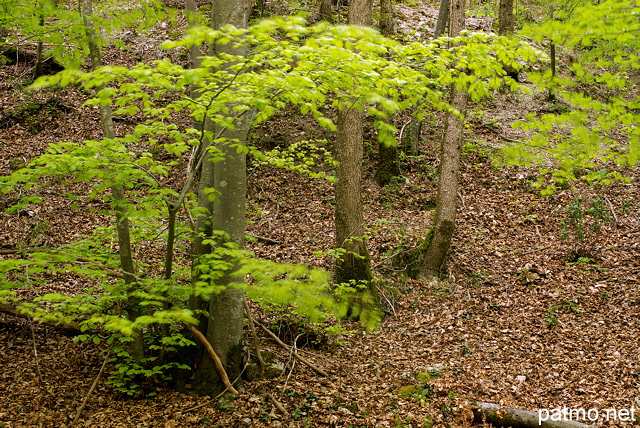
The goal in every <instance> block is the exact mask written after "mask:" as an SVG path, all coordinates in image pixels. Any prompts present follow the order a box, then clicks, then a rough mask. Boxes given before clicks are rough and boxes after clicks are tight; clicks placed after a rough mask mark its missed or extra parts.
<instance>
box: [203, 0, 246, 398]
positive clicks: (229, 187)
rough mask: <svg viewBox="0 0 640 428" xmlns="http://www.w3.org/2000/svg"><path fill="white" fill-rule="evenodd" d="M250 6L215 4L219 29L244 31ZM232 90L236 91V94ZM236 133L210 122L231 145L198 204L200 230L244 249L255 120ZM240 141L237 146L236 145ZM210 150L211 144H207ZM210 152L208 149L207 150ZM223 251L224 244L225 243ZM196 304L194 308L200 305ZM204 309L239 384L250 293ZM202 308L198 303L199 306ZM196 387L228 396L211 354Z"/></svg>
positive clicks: (220, 297)
mask: <svg viewBox="0 0 640 428" xmlns="http://www.w3.org/2000/svg"><path fill="white" fill-rule="evenodd" d="M249 12H250V4H249V2H248V1H245V0H216V1H213V3H212V27H213V28H214V29H219V28H221V27H222V26H223V25H225V24H232V25H235V26H236V27H239V28H242V27H246V26H247V21H248V16H249ZM211 50H212V52H211V54H212V55H215V54H216V53H222V52H224V53H228V54H232V55H238V56H243V55H245V54H246V47H245V46H243V45H240V46H238V45H236V44H234V43H230V44H225V45H213V46H212V47H211ZM230 90H232V89H230ZM234 126H235V129H233V130H230V129H225V130H213V129H212V128H213V127H212V124H211V122H209V121H205V128H208V129H207V130H211V131H215V134H218V133H219V132H220V131H222V133H221V136H222V137H224V138H226V139H227V141H229V143H220V144H219V147H218V149H219V150H220V151H221V152H222V154H223V155H224V159H223V160H221V161H219V162H217V163H216V164H215V165H214V164H213V163H212V162H210V161H205V162H203V164H202V170H201V173H200V182H199V191H198V203H199V206H200V207H204V208H206V210H207V212H209V213H210V217H209V216H207V217H202V218H200V219H199V221H198V225H197V227H198V230H199V231H200V232H204V234H205V236H210V235H211V232H212V231H221V232H224V233H225V235H226V236H227V238H228V241H230V242H234V243H235V244H237V245H238V246H239V247H242V246H243V244H244V228H245V206H246V202H245V199H246V187H247V186H246V155H245V154H244V153H237V151H236V149H235V147H232V144H236V141H237V142H239V143H241V144H245V143H246V142H247V138H248V135H249V119H248V118H247V117H246V116H243V117H241V118H240V119H237V120H236V121H235V122H234ZM233 140H236V141H233ZM204 143H205V145H206V144H210V143H207V142H204ZM203 149H205V150H206V147H203ZM208 188H214V189H215V192H216V193H215V198H214V200H213V202H211V201H209V197H208V195H206V194H205V191H204V189H208ZM219 244H220V245H221V244H223V242H220V243H219ZM196 251H197V254H196V259H197V256H198V255H199V254H206V253H207V252H209V251H211V248H209V247H208V246H206V245H203V244H202V241H201V240H200V241H199V242H198V243H197V244H196ZM242 281H243V278H241V277H238V276H237V275H234V272H233V270H232V271H231V272H227V274H226V275H225V277H223V278H221V279H220V280H218V281H217V282H216V284H217V285H228V284H230V283H240V282H242ZM194 300H197V299H192V303H194ZM202 303H204V307H205V308H206V309H207V310H208V312H209V318H208V319H207V320H206V321H205V323H206V325H204V324H205V323H202V324H201V325H200V326H199V330H200V331H201V332H202V333H203V334H204V335H205V337H206V338H207V341H208V342H209V343H210V344H211V345H212V346H213V348H214V350H215V353H216V354H217V355H218V356H219V357H220V360H221V361H222V365H223V366H224V368H225V370H226V372H227V374H228V375H229V378H230V379H231V381H232V382H233V381H235V380H236V379H237V378H238V376H239V375H240V373H241V371H242V328H243V325H244V293H243V292H241V291H239V290H238V289H236V288H233V287H228V288H227V289H226V290H224V291H222V292H220V293H219V294H214V295H213V296H212V297H211V298H210V300H209V301H208V302H200V304H202ZM196 304H198V303H196ZM195 366H196V371H195V379H194V387H195V388H196V390H197V391H198V392H199V393H201V394H209V395H215V394H217V393H219V392H222V391H224V390H225V386H224V384H223V382H222V380H221V379H220V377H219V375H218V372H217V371H216V369H215V363H214V361H213V360H212V359H211V358H210V357H209V356H208V354H204V353H200V354H199V361H196V364H195Z"/></svg>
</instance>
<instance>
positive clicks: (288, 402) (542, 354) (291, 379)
mask: <svg viewBox="0 0 640 428" xmlns="http://www.w3.org/2000/svg"><path fill="white" fill-rule="evenodd" d="M398 9H399V13H401V14H403V15H406V16H405V17H404V18H406V19H404V21H405V23H404V24H403V25H402V26H401V30H402V29H403V28H404V27H406V28H409V27H411V28H413V29H416V28H421V29H422V30H421V31H427V30H428V29H429V28H431V27H432V26H433V21H434V20H435V7H434V6H433V5H417V6H415V7H413V8H411V10H412V12H408V10H409V9H410V8H408V7H407V6H404V5H398ZM408 15H411V16H410V17H408ZM473 19H474V18H471V21H470V22H476V24H473V25H476V26H477V27H478V28H480V29H481V28H482V26H483V25H484V24H483V22H484V21H483V20H482V19H476V21H473ZM406 28H405V29H406ZM425 29H426V30H425ZM414 35H415V34H414ZM418 36H419V34H418ZM153 37H154V34H151V36H148V38H147V39H145V40H146V41H145V43H144V44H142V43H141V44H137V45H136V47H135V48H133V49H131V50H129V51H128V53H127V54H126V57H124V55H125V54H124V53H122V52H120V51H117V50H115V49H114V50H113V51H109V52H107V62H108V63H109V62H110V63H125V64H126V63H128V61H129V62H130V61H137V60H140V59H147V58H149V57H150V56H153V55H160V53H159V52H158V51H157V50H156V49H154V48H153V46H154V40H153ZM155 37H156V41H158V40H162V39H163V37H164V34H163V33H162V32H161V31H159V32H158V33H157V34H155ZM30 72H31V69H30V68H29V67H28V66H24V65H7V66H2V67H0V174H2V175H5V174H9V173H10V172H11V171H12V170H15V169H18V168H20V167H22V166H24V165H26V163H27V162H28V161H29V160H30V159H32V158H33V157H34V156H37V155H38V154H40V153H43V151H44V150H45V149H46V147H47V144H49V143H51V142H57V141H82V140H86V139H90V138H98V137H99V135H100V127H99V120H98V116H97V112H96V110H95V109H93V108H91V107H83V106H82V101H83V99H82V96H81V94H80V93H78V92H77V91H74V90H72V89H66V90H61V91H57V92H47V93H46V94H34V93H31V92H28V91H25V90H24V89H23V88H22V87H21V86H20V85H21V84H22V83H23V82H24V81H26V79H27V78H28V77H29V73H30ZM548 107H549V106H548V105H546V102H545V101H544V97H543V96H542V95H540V96H525V95H506V94H497V95H496V96H495V97H494V98H493V99H491V100H489V101H485V102H483V104H482V105H475V106H473V107H472V112H473V113H472V114H470V116H469V118H468V119H469V126H468V127H467V128H466V132H465V137H464V138H465V141H464V143H465V146H464V154H463V166H462V175H461V180H462V186H461V189H460V201H461V203H460V207H459V212H458V224H457V229H456V235H455V240H454V243H453V248H452V250H451V255H450V260H449V262H448V264H447V266H446V269H447V273H448V278H447V279H446V280H445V281H442V282H439V283H437V284H427V283H424V282H420V281H416V280H410V279H407V278H406V276H405V275H404V272H403V271H404V268H405V266H402V265H401V264H398V263H394V260H397V259H396V258H394V257H392V256H393V255H395V254H398V253H401V252H402V251H404V250H407V249H410V248H412V247H413V246H415V244H416V242H417V240H418V239H420V238H422V237H424V235H425V232H426V230H427V229H428V228H429V226H430V224H431V218H432V210H433V202H434V200H435V182H434V175H435V170H436V168H437V152H436V149H435V147H436V146H437V141H438V138H439V136H440V135H441V132H442V118H441V117H440V116H439V115H434V116H433V117H432V118H429V119H428V120H427V121H426V122H425V124H426V126H425V128H424V129H423V134H422V143H421V144H422V147H421V153H422V154H421V156H418V157H415V158H409V159H405V160H404V161H403V164H402V173H403V178H402V179H401V180H398V181H397V182H395V183H394V184H391V185H389V186H387V187H385V188H380V187H378V186H377V185H376V184H375V182H374V180H373V168H372V167H370V166H369V165H373V164H374V162H373V160H374V158H375V149H374V147H375V145H374V144H373V141H375V138H369V142H368V143H367V144H368V146H367V157H368V159H367V161H366V166H365V183H364V187H363V196H364V202H365V207H366V208H365V216H366V221H367V224H368V227H369V231H368V233H369V235H370V236H371V239H370V241H369V250H370V252H371V255H372V261H373V266H374V270H375V272H376V277H377V280H378V282H379V284H380V290H381V292H382V296H383V301H384V304H385V307H386V310H387V314H386V316H385V317H384V319H383V320H382V322H381V324H380V326H379V328H378V329H376V330H374V331H371V332H366V331H365V330H364V329H363V328H362V326H360V325H359V324H349V323H344V327H345V328H347V329H348V330H352V331H353V333H352V334H351V335H345V336H343V337H340V338H329V339H330V340H328V341H327V342H326V343H323V344H322V345H321V346H315V347H312V346H309V347H306V348H305V347H302V346H303V345H302V344H301V345H300V346H301V349H302V350H301V352H303V353H304V355H305V357H307V358H308V359H310V360H311V361H313V362H314V363H315V364H316V365H317V366H320V367H322V368H323V369H324V370H325V371H326V372H327V373H328V376H327V377H322V376H320V375H318V374H316V373H314V372H313V371H311V370H310V369H309V368H308V367H306V366H304V365H302V364H300V363H299V362H296V361H295V360H292V359H290V358H289V356H288V355H287V353H286V352H285V351H283V350H281V349H279V348H278V347H277V345H275V343H273V342H272V341H271V339H270V338H268V337H266V336H264V337H262V338H261V339H262V342H263V345H264V346H265V348H267V349H269V350H270V351H272V352H274V353H276V354H278V355H279V356H280V358H281V359H282V360H283V361H286V362H287V369H286V371H285V372H284V373H283V374H282V376H280V377H277V378H275V379H271V380H264V381H255V382H246V383H245V384H244V388H245V390H244V391H243V392H242V393H241V394H240V395H239V396H238V397H237V398H235V399H234V400H221V399H218V398H217V397H198V396H196V395H192V394H187V393H178V392H173V391H171V390H169V389H168V388H166V387H165V386H164V385H162V384H158V385H157V386H156V387H155V392H157V395H155V396H153V397H149V398H143V399H127V398H125V397H123V396H121V395H120V394H118V393H117V392H116V391H114V389H113V388H111V387H110V386H109V385H108V384H106V383H105V382H104V379H103V380H102V381H100V382H99V383H98V385H97V388H96V389H95V391H94V392H93V393H92V394H91V396H90V397H89V400H88V403H87V406H86V408H85V409H84V412H83V414H82V417H81V418H80V423H79V426H86V427H200V426H217V427H234V426H238V427H240V426H245V427H260V426H265V427H277V426H283V427H303V426H309V427H313V426H339V427H374V426H390V427H403V426H404V427H409V426H411V427H421V426H424V427H426V426H433V427H463V426H471V425H472V415H471V412H470V408H471V406H472V404H473V402H474V400H480V401H487V402H493V403H499V404H504V405H510V406H514V407H518V408H522V409H527V410H534V411H535V410H537V409H557V408H570V409H587V410H588V409H599V410H600V411H603V410H604V409H618V410H620V409H631V408H632V407H633V406H638V407H640V404H639V403H640V401H639V400H640V390H639V385H640V384H639V382H640V355H639V354H640V340H639V339H638V336H639V334H638V333H639V332H640V290H639V281H640V276H639V274H638V272H640V191H639V189H638V180H639V178H640V171H638V169H635V170H627V171H624V173H625V174H626V175H627V176H629V177H630V178H631V179H632V181H631V182H630V183H615V184H612V185H610V186H607V187H591V186H588V185H586V184H584V183H575V184H573V185H571V186H570V187H568V188H565V189H560V190H559V191H557V192H556V193H555V194H554V195H553V196H551V197H542V196H540V195H539V194H537V193H536V192H535V191H533V190H532V189H531V186H530V184H531V183H532V181H535V179H536V178H537V176H536V172H535V170H532V169H526V168H515V167H504V168H499V167H496V166H494V164H493V163H492V154H493V153H494V149H495V147H498V146H499V145H501V144H502V143H503V139H504V137H507V138H519V137H521V136H519V135H518V134H516V133H515V132H516V131H514V130H513V129H512V128H511V127H510V123H511V121H513V120H514V119H517V118H519V117H522V116H524V115H525V114H526V113H530V112H540V111H544V110H545V109H547V108H548ZM480 112H481V113H480ZM408 119H409V118H404V119H402V118H399V120H400V121H403V120H404V121H406V120H408ZM118 126H119V127H121V129H120V131H122V130H124V129H125V128H126V126H128V125H127V124H126V123H121V124H119V125H118ZM319 136H324V137H329V138H331V135H330V134H329V133H326V132H325V131H323V130H320V129H317V128H314V127H312V126H310V125H309V123H307V122H305V121H304V120H303V119H300V118H298V117H296V116H293V115H292V114H290V113H283V114H280V115H278V116H277V117H275V118H273V119H272V120H271V121H270V122H269V125H268V127H263V128H262V129H261V130H259V132H258V139H257V142H256V143H257V144H258V146H260V147H264V148H272V147H273V146H274V145H279V146H286V145H287V144H288V143H291V142H293V141H296V140H297V139H298V140H299V139H305V138H310V137H319ZM369 137H371V136H369ZM249 179H250V184H249V201H248V202H249V203H248V206H249V215H250V219H251V224H250V225H249V226H248V232H250V233H252V234H255V235H260V236H264V237H268V238H270V239H272V240H274V241H277V243H267V242H264V241H260V240H258V241H256V242H251V243H250V244H249V248H250V249H251V250H253V251H254V252H255V253H256V254H257V256H258V257H262V258H268V259H271V260H275V261H283V262H292V263H307V264H309V265H314V266H320V267H324V268H327V269H329V268H330V266H331V259H330V258H329V257H328V256H325V257H318V256H316V255H315V254H316V253H317V252H322V251H327V250H329V249H331V248H332V246H333V245H334V235H333V230H334V226H333V220H332V219H333V205H332V200H333V188H332V185H331V184H329V183H327V182H325V181H322V180H320V179H311V178H306V177H301V176H299V175H296V174H294V173H292V172H287V171H282V170H278V169H275V168H272V167H266V166H255V165H254V166H253V167H252V170H251V173H250V176H249ZM7 203H8V201H3V200H1V199H0V208H2V209H4V208H6V204H7ZM86 208H87V206H82V205H80V207H79V208H72V207H71V206H70V204H69V202H68V200H67V199H66V198H65V197H64V195H63V194H62V192H61V191H60V189H57V188H56V187H55V186H54V187H52V189H51V190H50V192H49V195H48V199H47V200H46V202H44V203H42V204H40V205H34V206H33V207H32V208H31V209H30V210H29V211H23V212H15V213H13V214H1V215H0V247H2V249H12V248H18V247H22V246H39V245H46V246H50V245H51V246H54V245H58V244H61V243H65V242H68V241H69V240H71V239H73V237H74V236H77V235H79V234H82V233H85V232H88V231H89V230H91V229H92V228H93V227H95V226H97V225H104V224H106V222H108V220H109V219H107V218H103V217H101V216H99V215H97V214H95V213H92V212H90V211H89V210H88V209H86ZM580 212H582V213H583V215H584V216H583V217H581V216H580ZM579 228H582V229H583V230H584V237H583V238H582V239H579V237H578V235H577V232H578V229H579ZM0 254H1V253H0ZM0 257H11V256H9V255H0ZM78 281H79V280H78V279H77V278H73V277H60V276H58V277H55V278H52V280H51V285H50V288H49V289H47V290H32V291H31V292H32V293H33V295H42V294H44V293H46V292H51V291H63V292H66V293H69V292H70V291H72V290H73V289H74V287H82V286H83V284H79V283H78ZM256 318H257V319H258V320H260V321H261V322H263V323H264V324H266V325H271V326H273V325H274V323H276V321H274V320H273V319H272V318H273V315H271V314H265V313H262V312H259V311H258V312H256ZM296 333H297V332H296V331H292V332H290V333H289V334H290V335H295V334H296ZM338 339H339V340H338ZM0 345H1V346H0V427H64V426H68V425H69V423H70V422H71V421H72V420H73V418H74V417H75V414H76V411H77V409H78V408H79V406H80V404H81V403H82V400H83V399H84V398H85V396H86V395H87V393H88V391H89V389H90V387H91V385H92V383H93V381H94V379H95V378H96V376H97V374H98V372H99V371H100V368H101V366H102V363H103V360H104V355H103V354H101V349H97V348H96V347H95V346H94V345H93V344H89V343H76V342H74V341H73V338H72V337H67V336H64V335H61V334H60V332H59V331H58V330H56V329H53V328H51V327H47V326H43V325H39V324H35V325H31V324H30V323H28V322H27V321H24V320H21V319H15V318H12V317H10V316H6V315H0ZM108 368H109V366H107V369H108ZM275 402H278V403H279V404H280V405H281V406H282V407H283V409H284V412H282V411H281V410H279V409H278V406H276V405H275ZM480 425H482V424H480ZM605 425H611V426H632V424H631V423H629V424H623V423H620V422H611V421H610V422H609V423H605Z"/></svg>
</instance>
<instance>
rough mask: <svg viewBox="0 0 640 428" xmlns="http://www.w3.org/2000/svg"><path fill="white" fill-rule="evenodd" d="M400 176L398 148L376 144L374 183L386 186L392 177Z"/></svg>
mask: <svg viewBox="0 0 640 428" xmlns="http://www.w3.org/2000/svg"><path fill="white" fill-rule="evenodd" d="M399 176H400V167H399V166H398V146H396V145H393V146H387V145H385V144H383V143H378V165H377V168H376V183H378V185H379V186H386V185H387V184H389V183H390V182H391V180H392V179H393V178H394V177H399Z"/></svg>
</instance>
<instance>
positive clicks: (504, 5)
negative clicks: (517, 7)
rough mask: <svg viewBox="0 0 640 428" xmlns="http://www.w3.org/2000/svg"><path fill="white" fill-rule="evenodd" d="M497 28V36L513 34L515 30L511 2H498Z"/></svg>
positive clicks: (506, 0) (507, 0)
mask: <svg viewBox="0 0 640 428" xmlns="http://www.w3.org/2000/svg"><path fill="white" fill-rule="evenodd" d="M498 19H499V27H498V34H500V35H501V36H506V35H507V34H513V30H514V29H515V25H516V24H515V18H514V16H513V0H500V10H499V13H498Z"/></svg>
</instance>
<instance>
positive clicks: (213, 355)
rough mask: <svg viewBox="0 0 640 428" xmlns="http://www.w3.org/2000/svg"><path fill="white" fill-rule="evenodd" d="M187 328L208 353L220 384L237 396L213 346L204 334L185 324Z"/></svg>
mask: <svg viewBox="0 0 640 428" xmlns="http://www.w3.org/2000/svg"><path fill="white" fill-rule="evenodd" d="M187 328H188V329H189V331H190V332H191V333H193V334H194V335H195V336H196V337H197V338H198V340H199V341H200V343H202V345H203V346H204V347H205V349H206V350H207V353H209V356H210V357H211V359H212V360H213V362H214V363H215V365H216V370H217V371H218V375H220V379H222V383H224V386H225V387H226V388H227V391H229V392H230V393H232V394H233V395H238V391H237V390H236V389H235V388H234V387H233V385H231V382H229V376H227V372H226V371H225V369H224V366H223V365H222V361H220V357H218V354H216V351H214V350H213V346H211V344H210V343H209V341H208V340H207V338H206V337H204V334H202V333H200V331H199V330H198V329H197V328H195V327H194V326H192V325H190V324H187Z"/></svg>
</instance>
